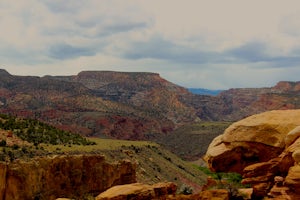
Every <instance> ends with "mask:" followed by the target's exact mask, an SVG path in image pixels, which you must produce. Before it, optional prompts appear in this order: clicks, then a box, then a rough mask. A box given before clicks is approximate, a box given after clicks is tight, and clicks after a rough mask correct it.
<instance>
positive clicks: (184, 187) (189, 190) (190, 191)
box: [179, 184, 193, 195]
mask: <svg viewBox="0 0 300 200" xmlns="http://www.w3.org/2000/svg"><path fill="white" fill-rule="evenodd" d="M179 194H184V195H189V194H193V188H191V187H190V186H187V185H185V184H183V185H182V186H181V187H180V190H179Z"/></svg>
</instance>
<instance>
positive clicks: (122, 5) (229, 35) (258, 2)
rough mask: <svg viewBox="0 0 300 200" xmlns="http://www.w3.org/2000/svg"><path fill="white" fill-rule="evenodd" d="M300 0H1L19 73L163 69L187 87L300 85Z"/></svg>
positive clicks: (1, 39) (3, 35) (1, 38)
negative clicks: (291, 83) (299, 83)
mask: <svg viewBox="0 0 300 200" xmlns="http://www.w3.org/2000/svg"><path fill="white" fill-rule="evenodd" d="M299 19H300V1H299V0H285V1H283V0H251V1H246V0H226V1H222V0H218V1H217V0H209V1H208V0H126V1H125V0H26V1H11V0H1V1H0V26H1V31H0V68H3V69H6V70H7V71H8V72H9V73H11V74H14V75H37V76H44V75H76V74H78V73H79V72H80V71H87V70H99V71H101V70H105V71H108V70H109V71H125V72H126V71H130V72H135V71H136V72H155V73H159V74H160V75H161V77H163V78H165V79H167V80H169V81H171V82H173V83H175V84H178V85H181V86H184V87H188V88H191V87H193V88H207V89H229V88H251V87H270V86H273V85H275V84H276V83H277V82H278V81H300V77H299V75H300V20H299Z"/></svg>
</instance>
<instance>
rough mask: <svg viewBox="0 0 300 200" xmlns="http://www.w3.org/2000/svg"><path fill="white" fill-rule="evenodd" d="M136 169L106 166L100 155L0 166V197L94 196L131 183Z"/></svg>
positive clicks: (124, 164) (125, 163)
mask: <svg viewBox="0 0 300 200" xmlns="http://www.w3.org/2000/svg"><path fill="white" fill-rule="evenodd" d="M135 170H136V166H135V165H134V164H132V163H131V162H129V161H125V160H124V161H120V162H118V163H108V162H106V161H105V159H104V157H103V156H100V155H74V156H56V157H51V158H50V157H43V158H36V159H34V160H30V161H20V160H19V161H14V162H12V163H9V164H8V163H0V174H1V177H0V197H1V199H6V200H10V199H11V200H18V199H20V200H21V199H35V198H38V199H50V200H51V199H56V198H58V197H68V198H72V197H76V198H78V197H81V196H83V195H86V194H88V193H90V194H93V195H97V194H99V193H100V192H103V191H105V190H106V189H108V188H110V187H111V186H114V185H119V184H128V183H134V182H135V181H136V177H135Z"/></svg>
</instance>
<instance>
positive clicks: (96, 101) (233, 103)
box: [0, 70, 300, 140]
mask: <svg viewBox="0 0 300 200" xmlns="http://www.w3.org/2000/svg"><path fill="white" fill-rule="evenodd" d="M299 88H300V83H299V82H279V83H278V84H277V85H276V86H274V87H271V88H241V89H230V90H225V91H222V92H221V93H220V94H218V95H217V96H209V95H197V94H192V93H190V92H189V91H188V90H187V89H185V88H183V87H180V86H178V85H176V84H173V83H171V82H169V81H167V80H165V79H163V78H162V77H160V76H159V74H156V73H146V72H145V73H144V72H113V71H84V72H80V73H79V74H78V75H73V76H44V77H35V76H14V75H11V74H9V73H8V72H7V71H5V70H1V71H0V112H2V113H8V114H12V115H16V116H21V117H27V118H35V119H39V120H41V121H44V122H47V123H49V124H51V125H54V126H56V127H58V128H61V129H64V130H67V131H73V132H77V133H80V134H82V135H85V136H97V137H109V138H119V139H130V140H145V139H147V140H149V139H150V140H152V139H154V138H157V137H160V136H162V135H165V134H168V133H171V132H173V131H174V130H176V129H177V128H179V127H181V126H182V125H186V124H193V123H195V122H199V121H201V120H202V121H207V120H208V121H236V120H239V119H242V118H244V117H246V116H249V115H252V114H256V113H260V112H263V111H267V110H274V109H277V110H278V109H279V110H280V109H296V108H300V104H299V98H300V96H299V95H300V93H299V91H300V89H299Z"/></svg>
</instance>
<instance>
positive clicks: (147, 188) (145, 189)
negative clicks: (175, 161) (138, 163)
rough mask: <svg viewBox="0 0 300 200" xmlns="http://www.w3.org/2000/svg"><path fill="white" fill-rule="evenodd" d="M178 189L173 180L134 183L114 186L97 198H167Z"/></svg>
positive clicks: (112, 199)
mask: <svg viewBox="0 0 300 200" xmlns="http://www.w3.org/2000/svg"><path fill="white" fill-rule="evenodd" d="M176 190H177V186H176V185H175V184H174V183H172V182H168V183H157V184H154V185H147V184H142V183H133V184H126V185H118V186H114V187H112V188H110V189H108V190H106V191H105V192H103V193H101V194H99V195H98V196H97V197H96V200H127V199H136V200H143V199H144V200H146V199H166V198H167V196H168V195H175V193H176Z"/></svg>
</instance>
